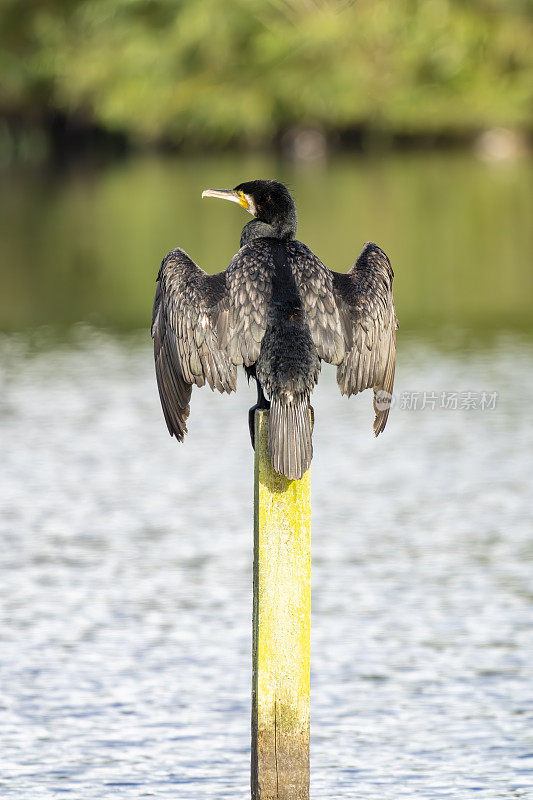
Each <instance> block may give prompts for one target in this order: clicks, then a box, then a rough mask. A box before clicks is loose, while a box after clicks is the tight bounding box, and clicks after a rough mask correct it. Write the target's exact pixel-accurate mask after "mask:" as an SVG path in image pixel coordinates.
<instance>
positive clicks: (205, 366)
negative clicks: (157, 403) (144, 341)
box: [152, 248, 237, 441]
mask: <svg viewBox="0 0 533 800" xmlns="http://www.w3.org/2000/svg"><path fill="white" fill-rule="evenodd" d="M227 319H228V307H227V296H226V289H225V279H224V274H223V273H222V274H219V275H213V276H210V275H207V274H206V273H205V272H204V271H203V270H201V269H200V268H199V267H198V266H197V265H196V264H195V263H194V261H192V259H190V258H189V256H188V255H187V253H185V251H184V250H181V249H180V248H177V249H176V250H172V251H171V252H170V253H169V254H168V255H167V256H165V258H164V259H163V262H162V264H161V268H160V270H159V274H158V276H157V288H156V293H155V300H154V309H153V315H152V338H153V340H154V358H155V370H156V377H157V386H158V390H159V397H160V399H161V405H162V407H163V414H164V417H165V421H166V423H167V427H168V430H169V432H170V434H171V435H172V436H175V437H176V438H177V439H178V440H179V441H182V440H183V437H184V435H185V433H186V432H187V425H186V420H187V417H188V416H189V402H190V399H191V392H192V386H193V385H194V384H196V386H203V385H204V384H205V383H206V381H207V383H208V384H209V386H210V387H211V389H218V391H220V392H232V391H234V390H235V389H236V384H237V371H236V367H235V365H234V364H233V363H232V361H231V359H230V358H229V356H228V354H227V353H226V351H225V350H224V348H223V347H221V344H220V341H219V336H220V332H222V333H224V331H225V329H226V327H227Z"/></svg>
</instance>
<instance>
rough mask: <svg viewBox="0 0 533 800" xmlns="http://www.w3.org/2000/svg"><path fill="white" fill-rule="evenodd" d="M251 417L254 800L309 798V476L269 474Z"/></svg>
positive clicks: (260, 430)
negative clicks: (296, 477)
mask: <svg viewBox="0 0 533 800" xmlns="http://www.w3.org/2000/svg"><path fill="white" fill-rule="evenodd" d="M268 417H269V412H268V411H256V412H255V482H254V608H253V676H252V800H308V798H309V683H310V655H311V653H310V651H311V476H310V472H307V473H306V474H305V475H304V476H303V478H302V479H301V480H289V479H288V478H285V477H283V476H282V475H278V474H277V473H276V472H274V471H273V469H272V466H271V464H270V457H269V454H268V447H267V440H268Z"/></svg>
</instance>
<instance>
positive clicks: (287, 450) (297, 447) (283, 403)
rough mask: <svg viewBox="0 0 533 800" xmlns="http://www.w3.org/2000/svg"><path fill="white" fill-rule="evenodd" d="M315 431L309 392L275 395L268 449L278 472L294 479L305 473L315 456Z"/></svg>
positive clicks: (270, 419)
mask: <svg viewBox="0 0 533 800" xmlns="http://www.w3.org/2000/svg"><path fill="white" fill-rule="evenodd" d="M311 434H312V430H311V419H310V411H309V395H300V396H297V397H294V398H292V399H291V400H287V398H286V397H281V398H280V397H276V396H273V397H272V398H271V400H270V417H269V422H268V451H269V453H270V460H271V462H272V467H273V469H274V470H275V471H276V472H279V473H280V474H281V475H285V477H287V478H290V479H291V480H295V479H299V478H302V477H303V475H304V474H305V473H306V472H307V470H308V469H309V466H310V464H311V459H312V457H313V443H312V440H311Z"/></svg>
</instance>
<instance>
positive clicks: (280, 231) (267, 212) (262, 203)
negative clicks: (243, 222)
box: [202, 180, 297, 239]
mask: <svg viewBox="0 0 533 800" xmlns="http://www.w3.org/2000/svg"><path fill="white" fill-rule="evenodd" d="M202 197H219V198H221V199H222V200H231V202H233V203H238V204H239V205H240V206H242V207H243V208H245V209H246V211H249V212H250V214H252V216H254V217H255V219H256V220H257V221H258V222H259V223H261V225H255V226H254V225H253V222H251V223H248V225H247V226H246V228H248V227H250V228H252V227H253V228H254V230H255V231H256V234H255V236H259V235H260V236H272V237H274V238H279V239H293V238H294V235H295V234H296V221H297V220H296V206H295V205H294V200H293V199H292V197H291V195H290V192H289V190H288V189H287V187H286V186H284V185H283V184H282V183H279V181H271V180H255V181H247V182H245V183H239V185H238V186H236V187H235V188H234V189H205V190H204V191H203V192H202ZM249 238H251V237H250V236H248V237H247V239H249ZM253 238H255V237H253Z"/></svg>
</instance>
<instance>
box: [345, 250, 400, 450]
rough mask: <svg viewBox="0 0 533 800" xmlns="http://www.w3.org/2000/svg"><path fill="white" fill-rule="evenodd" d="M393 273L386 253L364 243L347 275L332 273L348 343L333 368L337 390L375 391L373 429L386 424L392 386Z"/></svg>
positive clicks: (394, 334)
mask: <svg viewBox="0 0 533 800" xmlns="http://www.w3.org/2000/svg"><path fill="white" fill-rule="evenodd" d="M393 278H394V273H393V270H392V267H391V264H390V261H389V259H388V258H387V256H386V254H385V253H384V252H383V250H381V248H380V247H378V246H377V245H376V244H374V243H373V242H367V243H366V244H365V246H364V247H363V250H362V252H361V254H360V256H359V257H358V259H357V261H356V262H355V264H354V265H353V267H352V268H351V269H350V271H349V272H348V273H347V274H346V275H343V274H340V273H333V285H334V291H335V294H336V296H337V302H338V304H339V306H340V308H341V316H342V319H343V324H344V327H345V331H346V333H347V334H348V337H349V338H351V340H352V344H351V346H350V347H347V352H346V356H345V358H344V359H343V361H342V362H341V363H340V364H339V366H338V367H337V381H338V384H339V387H340V390H341V392H342V394H347V395H352V394H357V392H362V391H363V390H364V389H370V388H372V389H373V390H374V410H375V412H376V418H375V420H374V433H375V434H376V436H377V435H378V434H380V433H381V432H382V431H383V429H384V428H385V425H386V423H387V418H388V415H389V410H390V401H391V398H392V389H393V386H394V370H395V363H396V328H397V327H398V320H397V318H396V313H395V310H394V300H393V295H392V281H393Z"/></svg>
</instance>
